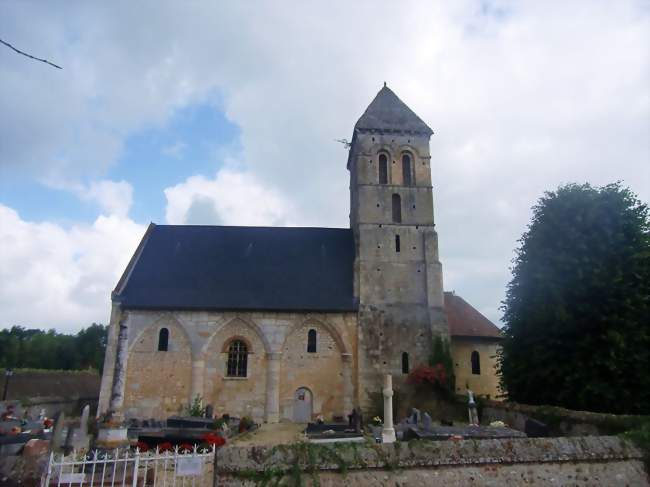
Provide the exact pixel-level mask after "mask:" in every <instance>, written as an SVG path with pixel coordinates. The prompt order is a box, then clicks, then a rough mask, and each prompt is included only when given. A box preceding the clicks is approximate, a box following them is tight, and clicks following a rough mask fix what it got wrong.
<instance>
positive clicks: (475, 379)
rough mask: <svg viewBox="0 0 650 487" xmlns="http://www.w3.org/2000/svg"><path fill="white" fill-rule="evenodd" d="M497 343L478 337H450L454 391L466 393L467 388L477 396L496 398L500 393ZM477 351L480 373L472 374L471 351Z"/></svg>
mask: <svg viewBox="0 0 650 487" xmlns="http://www.w3.org/2000/svg"><path fill="white" fill-rule="evenodd" d="M498 349H499V344H498V343H497V342H490V341H487V340H484V339H480V338H459V337H451V355H452V358H453V361H454V374H455V376H456V392H457V393H459V394H466V391H467V389H468V388H469V389H470V390H471V391H472V392H474V394H477V395H479V396H489V398H490V399H496V398H498V397H499V396H500V395H501V391H500V389H499V376H498V375H497V368H496V367H497V351H498ZM473 351H477V352H478V353H479V360H480V364H481V373H480V375H476V374H472V362H471V357H472V352H473Z"/></svg>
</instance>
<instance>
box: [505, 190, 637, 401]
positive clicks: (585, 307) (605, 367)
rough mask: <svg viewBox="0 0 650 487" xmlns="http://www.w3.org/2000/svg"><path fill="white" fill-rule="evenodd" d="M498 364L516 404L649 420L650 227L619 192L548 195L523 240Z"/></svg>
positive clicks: (632, 199)
mask: <svg viewBox="0 0 650 487" xmlns="http://www.w3.org/2000/svg"><path fill="white" fill-rule="evenodd" d="M519 243H520V246H519V248H518V249H517V254H516V258H515V260H514V268H513V277H512V280H511V282H510V283H509V285H508V288H507V292H506V299H505V301H504V303H503V308H502V309H503V311H504V322H505V326H504V329H503V331H504V334H505V336H506V339H505V340H504V343H503V349H502V352H501V355H500V357H499V365H500V371H501V380H502V382H503V385H504V386H505V388H506V390H507V391H508V396H509V398H510V399H512V400H514V401H518V402H524V403H529V404H552V405H558V406H564V407H567V408H571V409H584V410H590V411H601V412H612V413H650V220H649V216H648V207H647V205H646V204H643V203H641V202H640V201H639V200H638V199H637V197H636V195H634V194H633V193H632V192H631V191H630V190H629V189H627V188H624V187H622V186H621V185H620V183H616V184H610V185H607V186H604V187H601V188H595V187H592V186H590V185H589V184H583V185H577V184H569V185H566V186H562V187H560V188H558V189H557V190H556V191H553V192H547V193H545V194H544V196H543V197H542V198H541V199H540V200H539V201H538V203H537V205H536V206H534V207H533V218H532V221H531V223H530V225H529V226H528V230H527V231H526V233H524V235H523V237H522V238H521V240H520V241H519Z"/></svg>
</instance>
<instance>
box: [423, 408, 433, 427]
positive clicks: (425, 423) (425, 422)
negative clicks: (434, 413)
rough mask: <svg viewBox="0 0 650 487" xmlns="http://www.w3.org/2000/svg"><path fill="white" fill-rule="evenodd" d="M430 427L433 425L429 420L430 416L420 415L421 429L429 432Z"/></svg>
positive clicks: (426, 414)
mask: <svg viewBox="0 0 650 487" xmlns="http://www.w3.org/2000/svg"><path fill="white" fill-rule="evenodd" d="M432 425H433V421H432V420H431V415H430V414H429V413H427V412H425V413H424V414H423V415H422V428H424V429H425V430H430V429H431V426H432Z"/></svg>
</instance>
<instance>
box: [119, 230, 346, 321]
mask: <svg viewBox="0 0 650 487" xmlns="http://www.w3.org/2000/svg"><path fill="white" fill-rule="evenodd" d="M354 252H355V250H354V240H353V235H352V231H351V230H349V229H340V228H286V227H285V228H282V227H278V228H273V227H226V226H199V225H154V224H152V225H150V227H149V229H148V230H147V233H146V234H145V236H144V237H143V240H142V242H141V243H140V246H139V247H138V250H137V251H136V253H135V255H134V257H133V258H132V259H131V262H130V263H129V266H128V267H127V269H126V271H125V272H124V275H123V277H122V279H120V282H119V283H118V285H117V287H116V289H115V291H114V292H113V299H114V300H115V301H119V302H120V303H122V306H123V307H125V308H136V309H188V310H189V309H191V310H199V309H200V310H217V309H220V310H228V309H232V310H236V309H247V310H278V311H279V310H293V311H298V310H300V311H354V310H356V309H357V305H356V302H355V299H354V296H353V287H352V285H353V269H354Z"/></svg>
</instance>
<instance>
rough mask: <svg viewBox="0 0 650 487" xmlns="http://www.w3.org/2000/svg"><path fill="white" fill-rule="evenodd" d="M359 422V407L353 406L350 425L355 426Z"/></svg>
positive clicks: (349, 420) (349, 415)
mask: <svg viewBox="0 0 650 487" xmlns="http://www.w3.org/2000/svg"><path fill="white" fill-rule="evenodd" d="M356 424H357V408H353V409H352V412H351V413H350V414H348V426H349V427H350V428H354V427H355V426H356Z"/></svg>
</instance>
